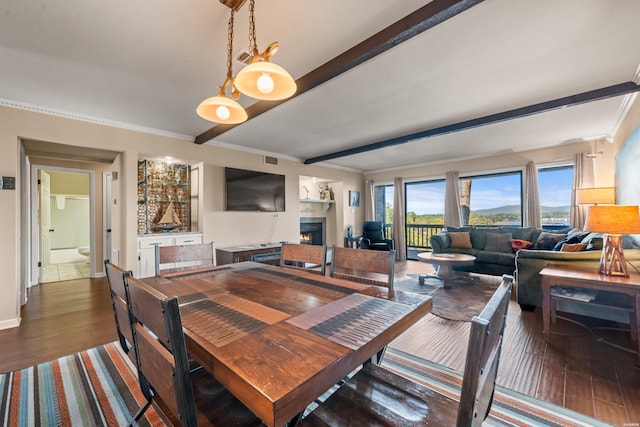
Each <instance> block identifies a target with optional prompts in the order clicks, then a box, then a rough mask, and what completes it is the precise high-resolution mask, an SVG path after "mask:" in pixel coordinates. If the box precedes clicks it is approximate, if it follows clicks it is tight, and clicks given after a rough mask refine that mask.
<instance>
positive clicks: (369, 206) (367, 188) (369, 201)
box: [364, 180, 375, 221]
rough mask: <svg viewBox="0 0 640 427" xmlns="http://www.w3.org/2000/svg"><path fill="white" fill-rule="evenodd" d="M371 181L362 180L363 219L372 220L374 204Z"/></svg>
mask: <svg viewBox="0 0 640 427" xmlns="http://www.w3.org/2000/svg"><path fill="white" fill-rule="evenodd" d="M373 201H374V198H373V181H372V180H367V181H365V182H364V220H365V221H373V220H374V215H375V214H374V210H375V208H374V205H373Z"/></svg>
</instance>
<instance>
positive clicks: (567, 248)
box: [560, 243, 587, 252]
mask: <svg viewBox="0 0 640 427" xmlns="http://www.w3.org/2000/svg"><path fill="white" fill-rule="evenodd" d="M586 248H587V244H586V243H565V244H563V245H562V249H560V250H561V251H562V252H582V251H584V250H585V249H586Z"/></svg>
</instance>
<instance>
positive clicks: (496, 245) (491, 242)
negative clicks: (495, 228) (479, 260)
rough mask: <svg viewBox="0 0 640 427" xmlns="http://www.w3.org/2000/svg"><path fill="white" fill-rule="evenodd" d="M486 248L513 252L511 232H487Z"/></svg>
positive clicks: (487, 249) (493, 250) (486, 249)
mask: <svg viewBox="0 0 640 427" xmlns="http://www.w3.org/2000/svg"><path fill="white" fill-rule="evenodd" d="M484 250H485V251H491V252H512V251H513V248H511V233H487V243H486V244H485V245H484Z"/></svg>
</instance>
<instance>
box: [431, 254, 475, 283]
mask: <svg viewBox="0 0 640 427" xmlns="http://www.w3.org/2000/svg"><path fill="white" fill-rule="evenodd" d="M418 259H419V260H420V261H422V262H426V263H429V264H433V265H435V266H436V274H421V275H420V276H419V277H418V281H419V283H420V285H424V279H426V278H427V277H431V278H435V279H440V280H442V286H443V287H444V288H445V289H448V288H450V287H451V283H452V282H457V281H463V282H465V283H470V282H473V278H471V277H470V276H468V275H467V274H463V273H459V272H454V271H453V270H451V268H452V267H455V266H463V265H473V264H474V263H475V261H476V257H474V256H473V255H467V254H450V253H449V254H434V253H433V252H423V253H420V254H418Z"/></svg>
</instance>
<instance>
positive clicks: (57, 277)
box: [41, 249, 91, 283]
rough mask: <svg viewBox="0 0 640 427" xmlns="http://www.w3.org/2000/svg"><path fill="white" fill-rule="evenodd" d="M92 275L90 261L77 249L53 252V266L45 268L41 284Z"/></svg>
mask: <svg viewBox="0 0 640 427" xmlns="http://www.w3.org/2000/svg"><path fill="white" fill-rule="evenodd" d="M90 274H91V268H90V265H89V259H88V258H87V257H85V256H83V255H80V254H79V253H78V251H77V249H57V250H52V251H51V264H49V265H48V266H46V267H44V268H43V271H42V281H41V283H50V282H60V281H63V280H74V279H82V278H88V277H90Z"/></svg>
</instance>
